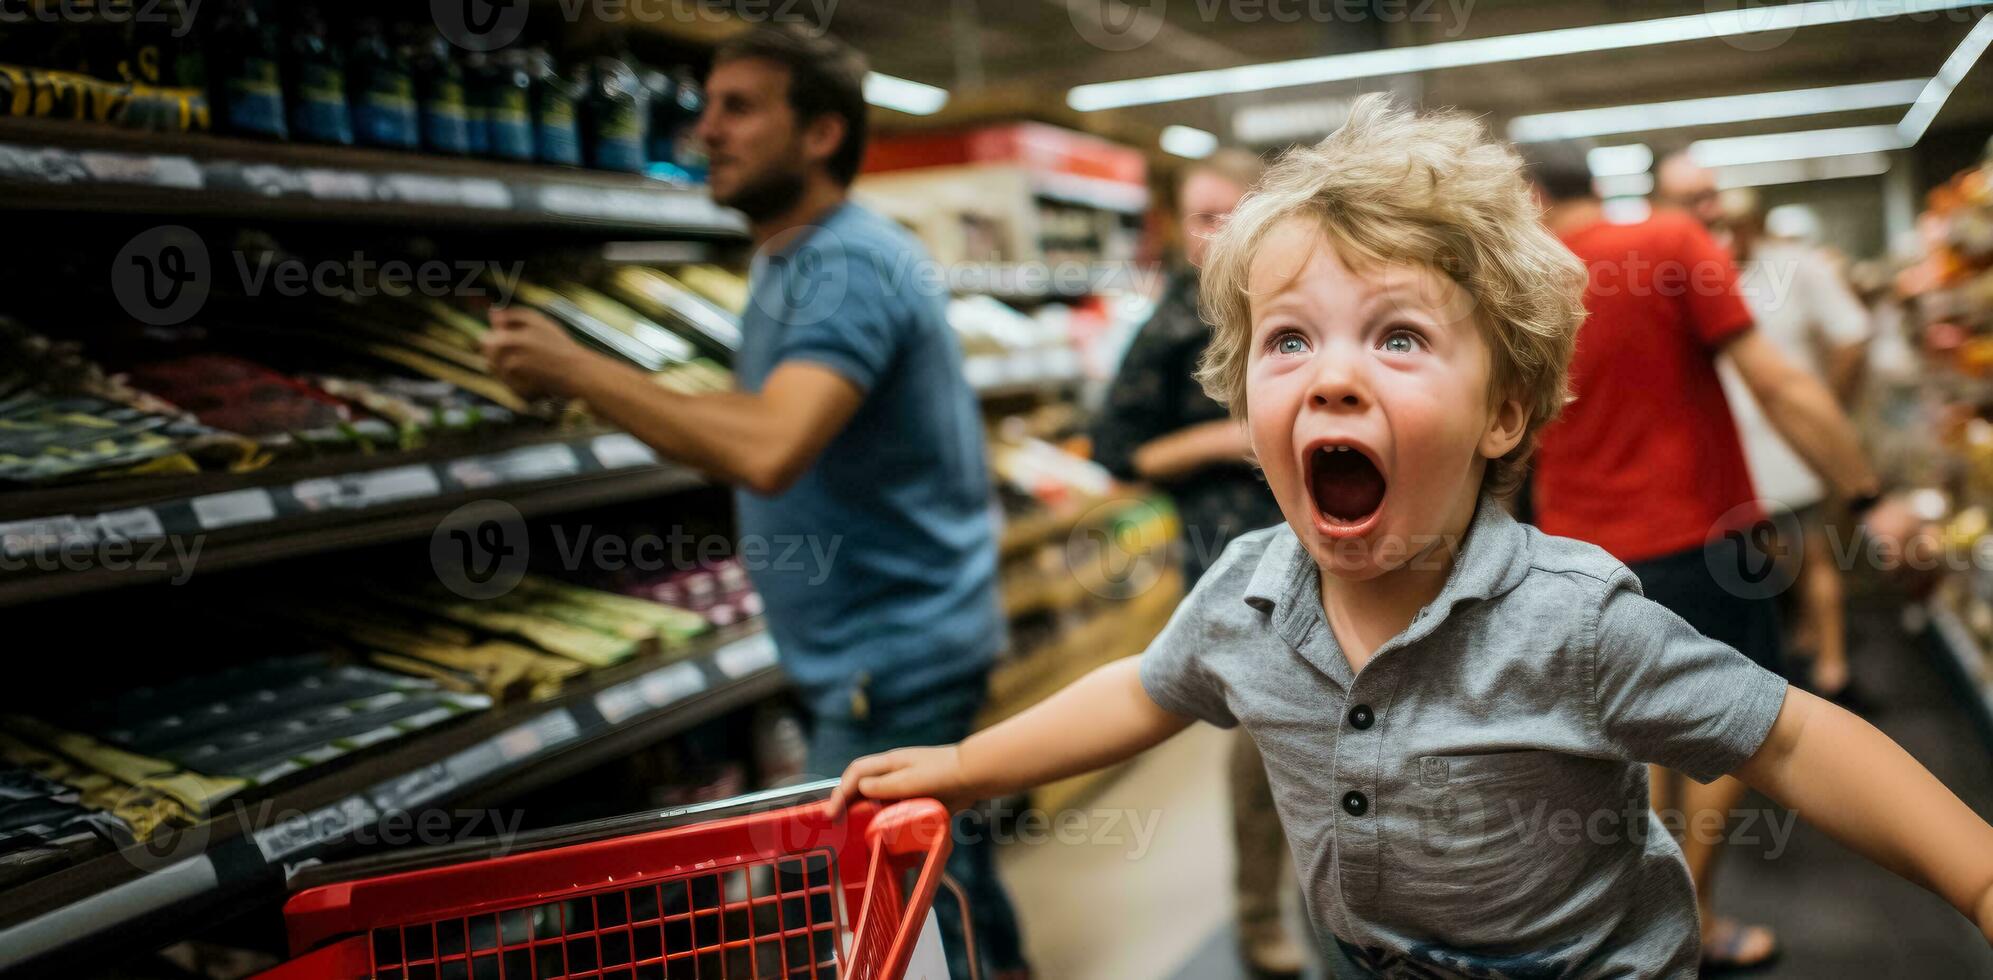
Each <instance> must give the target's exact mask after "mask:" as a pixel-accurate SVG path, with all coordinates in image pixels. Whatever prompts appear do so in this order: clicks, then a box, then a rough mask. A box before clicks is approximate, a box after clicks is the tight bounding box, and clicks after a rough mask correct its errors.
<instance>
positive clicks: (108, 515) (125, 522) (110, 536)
mask: <svg viewBox="0 0 1993 980" xmlns="http://www.w3.org/2000/svg"><path fill="white" fill-rule="evenodd" d="M97 529H98V531H100V532H102V534H103V535H104V540H106V541H139V540H145V539H148V538H163V537H165V536H166V524H165V522H163V521H161V520H160V519H159V515H158V514H157V513H156V512H154V511H153V510H152V508H150V507H136V508H133V509H131V510H113V511H107V512H105V513H102V514H98V515H97Z"/></svg>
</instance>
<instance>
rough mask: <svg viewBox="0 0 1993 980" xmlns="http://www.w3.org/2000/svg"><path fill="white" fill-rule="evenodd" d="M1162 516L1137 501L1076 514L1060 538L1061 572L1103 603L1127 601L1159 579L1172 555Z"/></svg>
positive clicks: (1113, 502) (1153, 507)
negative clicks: (1063, 546) (1070, 527)
mask: <svg viewBox="0 0 1993 980" xmlns="http://www.w3.org/2000/svg"><path fill="white" fill-rule="evenodd" d="M1164 527H1165V521H1164V518H1163V515H1162V513H1161V512H1160V511H1158V510H1157V509H1156V507H1155V505H1153V504H1151V503H1149V502H1148V501H1146V500H1142V501H1134V502H1129V501H1120V500H1116V501H1110V502H1108V503H1104V504H1100V505H1098V506H1096V507H1094V508H1093V509H1092V510H1089V511H1087V512H1086V513H1085V514H1083V515H1081V516H1080V520H1079V523H1078V524H1075V525H1074V526H1073V530H1072V533H1071V534H1069V535H1067V536H1066V569H1067V571H1069V572H1070V573H1072V576H1073V578H1074V580H1075V581H1077V582H1079V584H1080V586H1081V587H1082V588H1084V589H1086V590H1087V591H1088V592H1091V593H1093V594H1094V595H1097V596H1100V597H1102V598H1105V599H1129V598H1133V597H1135V596H1138V595H1141V594H1142V593H1144V592H1147V591H1149V589H1150V588H1151V587H1153V586H1154V585H1155V584H1156V583H1157V582H1158V581H1160V580H1161V579H1162V577H1163V572H1164V571H1165V570H1166V569H1167V568H1168V565H1169V562H1170V559H1171V557H1172V552H1171V550H1170V546H1171V540H1172V539H1171V538H1169V537H1168V536H1167V535H1165V534H1164V533H1162V531H1163V528H1164Z"/></svg>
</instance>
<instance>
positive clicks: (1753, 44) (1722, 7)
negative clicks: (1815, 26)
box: [1703, 0, 1862, 52]
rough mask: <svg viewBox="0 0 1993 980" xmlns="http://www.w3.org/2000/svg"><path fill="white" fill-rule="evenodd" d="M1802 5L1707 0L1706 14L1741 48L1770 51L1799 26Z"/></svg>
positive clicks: (1716, 32)
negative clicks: (1799, 9) (1799, 8)
mask: <svg viewBox="0 0 1993 980" xmlns="http://www.w3.org/2000/svg"><path fill="white" fill-rule="evenodd" d="M1855 2H1858V3H1859V2H1862V0H1855ZM1798 6H1799V5H1798V4H1788V3H1786V2H1785V0H1776V2H1773V0H1703V11H1704V14H1703V16H1704V18H1705V19H1706V20H1707V21H1708V23H1709V28H1710V33H1712V34H1714V35H1716V36H1717V37H1720V38H1722V39H1723V43H1725V44H1728V45H1730V46H1731V47H1733V48H1736V49H1737V50H1739V51H1752V52H1757V51H1770V50H1771V49H1773V48H1776V47H1778V46H1779V45H1781V44H1784V43H1785V42H1786V41H1788V40H1790V39H1791V38H1792V34H1793V32H1794V31H1796V30H1798V29H1799V21H1798V20H1797V19H1796V16H1797V15H1798V14H1799V13H1800V11H1798V10H1797V9H1794V8H1796V7H1798Z"/></svg>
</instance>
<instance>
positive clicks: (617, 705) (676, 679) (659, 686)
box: [595, 663, 706, 725]
mask: <svg viewBox="0 0 1993 980" xmlns="http://www.w3.org/2000/svg"><path fill="white" fill-rule="evenodd" d="M705 689H706V676H705V675H704V674H702V673H700V671H699V668H698V666H697V665H696V664H689V663H677V664H672V665H671V666H669V667H664V668H661V669H658V670H653V671H651V672H650V673H648V674H645V675H644V676H642V677H639V678H636V679H634V680H629V681H624V682H623V683H621V684H618V685H616V686H615V687H612V688H609V689H607V690H605V691H603V692H602V693H600V694H598V695H596V696H595V709H596V710H597V711H600V712H602V717H603V718H605V719H607V720H608V722H609V724H611V725H620V724H622V723H623V722H625V721H628V720H629V719H631V718H633V717H635V716H637V715H638V714H641V713H643V712H645V711H657V710H661V709H663V708H668V707H671V706H672V705H674V704H677V703H678V702H680V701H683V700H685V699H686V698H689V697H691V696H693V695H695V694H698V693H699V692H701V691H703V690H705Z"/></svg>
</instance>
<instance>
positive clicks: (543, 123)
mask: <svg viewBox="0 0 1993 980" xmlns="http://www.w3.org/2000/svg"><path fill="white" fill-rule="evenodd" d="M526 65H527V71H528V72H529V73H530V74H531V75H532V78H533V155H534V156H535V157H537V158H538V159H539V161H540V162H541V163H558V164H564V165H566V166H570V167H579V166H581V126H580V118H579V113H578V112H577V111H576V110H577V109H578V103H579V102H580V100H581V86H579V85H577V84H576V83H575V82H574V81H573V80H572V79H570V78H568V77H567V76H565V75H563V74H561V73H560V71H559V70H558V69H556V68H555V67H554V59H553V56H552V55H549V54H547V52H546V51H544V50H541V49H539V48H535V49H533V50H532V51H531V52H530V53H528V55H527V57H526Z"/></svg>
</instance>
